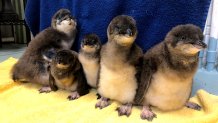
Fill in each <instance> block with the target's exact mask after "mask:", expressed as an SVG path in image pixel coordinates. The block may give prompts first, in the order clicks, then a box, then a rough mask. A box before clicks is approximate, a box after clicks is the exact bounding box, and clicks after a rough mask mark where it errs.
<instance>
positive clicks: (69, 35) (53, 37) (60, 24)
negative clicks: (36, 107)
mask: <svg viewBox="0 0 218 123" xmlns="http://www.w3.org/2000/svg"><path fill="white" fill-rule="evenodd" d="M75 35H76V21H75V20H74V19H73V18H72V16H71V15H70V11H69V10H66V9H61V10H59V11H58V12H57V13H56V14H55V15H54V16H53V18H52V27H49V28H47V29H45V30H43V31H42V32H40V33H39V34H38V35H36V37H35V38H34V39H33V40H32V41H31V42H30V43H29V45H28V47H27V48H26V50H25V52H24V54H23V55H22V56H21V58H20V59H19V61H18V62H17V63H16V64H15V65H14V66H13V69H12V71H11V72H12V79H13V80H14V81H25V82H33V83H39V84H42V85H44V86H48V84H49V81H48V80H49V73H48V71H47V67H48V65H49V63H50V62H51V59H52V57H53V56H54V55H55V53H56V50H58V49H70V48H71V45H72V43H73V42H74V39H75Z"/></svg>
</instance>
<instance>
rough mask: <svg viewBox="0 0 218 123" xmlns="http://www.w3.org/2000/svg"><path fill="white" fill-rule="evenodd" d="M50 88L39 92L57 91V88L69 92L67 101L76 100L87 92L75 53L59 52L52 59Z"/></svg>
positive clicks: (87, 88) (87, 87) (83, 75)
mask: <svg viewBox="0 0 218 123" xmlns="http://www.w3.org/2000/svg"><path fill="white" fill-rule="evenodd" d="M49 72H50V74H49V85H50V87H47V88H45V89H44V90H43V89H42V90H41V92H46V93H48V92H50V90H53V91H57V90H58V88H61V89H65V90H68V91H71V92H72V94H71V95H69V96H68V99H69V100H73V99H77V98H79V97H80V96H82V95H85V94H87V93H88V92H89V86H88V84H87V82H86V78H85V74H84V72H83V69H82V65H81V64H80V62H79V60H78V57H77V53H76V52H74V51H70V50H60V51H58V52H57V54H56V55H55V57H54V58H53V59H52V62H51V65H50V68H49Z"/></svg>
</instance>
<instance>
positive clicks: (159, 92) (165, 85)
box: [144, 72, 192, 110]
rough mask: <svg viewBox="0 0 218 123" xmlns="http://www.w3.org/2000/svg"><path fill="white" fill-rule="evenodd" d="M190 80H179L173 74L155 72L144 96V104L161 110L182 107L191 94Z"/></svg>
mask: <svg viewBox="0 0 218 123" xmlns="http://www.w3.org/2000/svg"><path fill="white" fill-rule="evenodd" d="M191 85H192V78H186V79H183V80H182V79H180V78H179V77H177V76H176V75H175V74H173V75H172V74H171V73H164V74H163V73H162V72H157V73H155V74H154V75H153V80H152V82H151V85H150V87H149V89H148V91H147V93H146V94H145V97H144V99H145V100H144V103H145V104H150V105H152V106H155V107H158V108H159V109H161V110H175V109H179V108H181V107H183V106H184V105H185V103H186V101H187V99H188V98H189V95H190V93H191Z"/></svg>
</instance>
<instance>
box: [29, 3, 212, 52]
mask: <svg viewBox="0 0 218 123" xmlns="http://www.w3.org/2000/svg"><path fill="white" fill-rule="evenodd" d="M209 5H210V0H28V2H27V6H26V10H25V16H26V21H27V24H28V26H29V28H30V30H31V31H32V33H33V34H34V35H36V34H37V33H38V32H39V31H41V30H43V29H45V28H47V27H48V26H50V23H51V17H52V15H53V14H54V13H55V12H56V11H57V10H58V9H60V8H67V9H69V10H71V12H72V15H73V16H75V17H76V18H77V21H78V30H79V31H78V35H77V38H76V42H75V44H74V46H73V49H74V50H76V51H77V50H78V49H79V47H80V40H81V38H82V37H83V36H84V34H87V33H96V34H97V35H99V36H100V38H101V41H102V42H103V43H104V42H106V41H107V34H106V30H107V26H108V24H109V22H110V21H111V20H112V18H113V17H115V16H117V15H120V14H125V15H130V16H132V17H133V18H134V19H135V20H136V22H137V27H138V30H139V34H138V37H137V39H136V43H137V44H138V45H139V46H140V47H141V48H143V50H144V51H146V50H147V49H148V48H150V47H151V46H153V45H155V44H157V43H158V42H160V41H162V40H163V39H164V36H165V35H166V33H167V32H168V31H169V30H170V29H171V28H172V27H174V26H176V25H178V24H185V23H192V24H195V25H198V26H200V27H201V28H202V29H203V27H204V24H205V22H206V16H207V12H208V8H209Z"/></svg>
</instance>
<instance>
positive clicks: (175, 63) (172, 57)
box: [163, 43, 198, 72]
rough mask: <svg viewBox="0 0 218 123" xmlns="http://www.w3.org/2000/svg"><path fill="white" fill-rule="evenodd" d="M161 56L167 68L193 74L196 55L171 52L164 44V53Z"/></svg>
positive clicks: (196, 60) (196, 62)
mask: <svg viewBox="0 0 218 123" xmlns="http://www.w3.org/2000/svg"><path fill="white" fill-rule="evenodd" d="M163 53H164V54H163V56H164V57H165V59H166V62H167V64H168V66H169V67H170V68H171V69H174V70H177V71H178V70H179V71H181V72H182V71H185V72H193V71H195V70H196V68H197V64H198V54H195V55H192V56H190V55H185V54H182V53H179V52H174V51H172V50H171V49H170V48H169V47H168V46H167V44H166V43H164V52H163Z"/></svg>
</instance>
